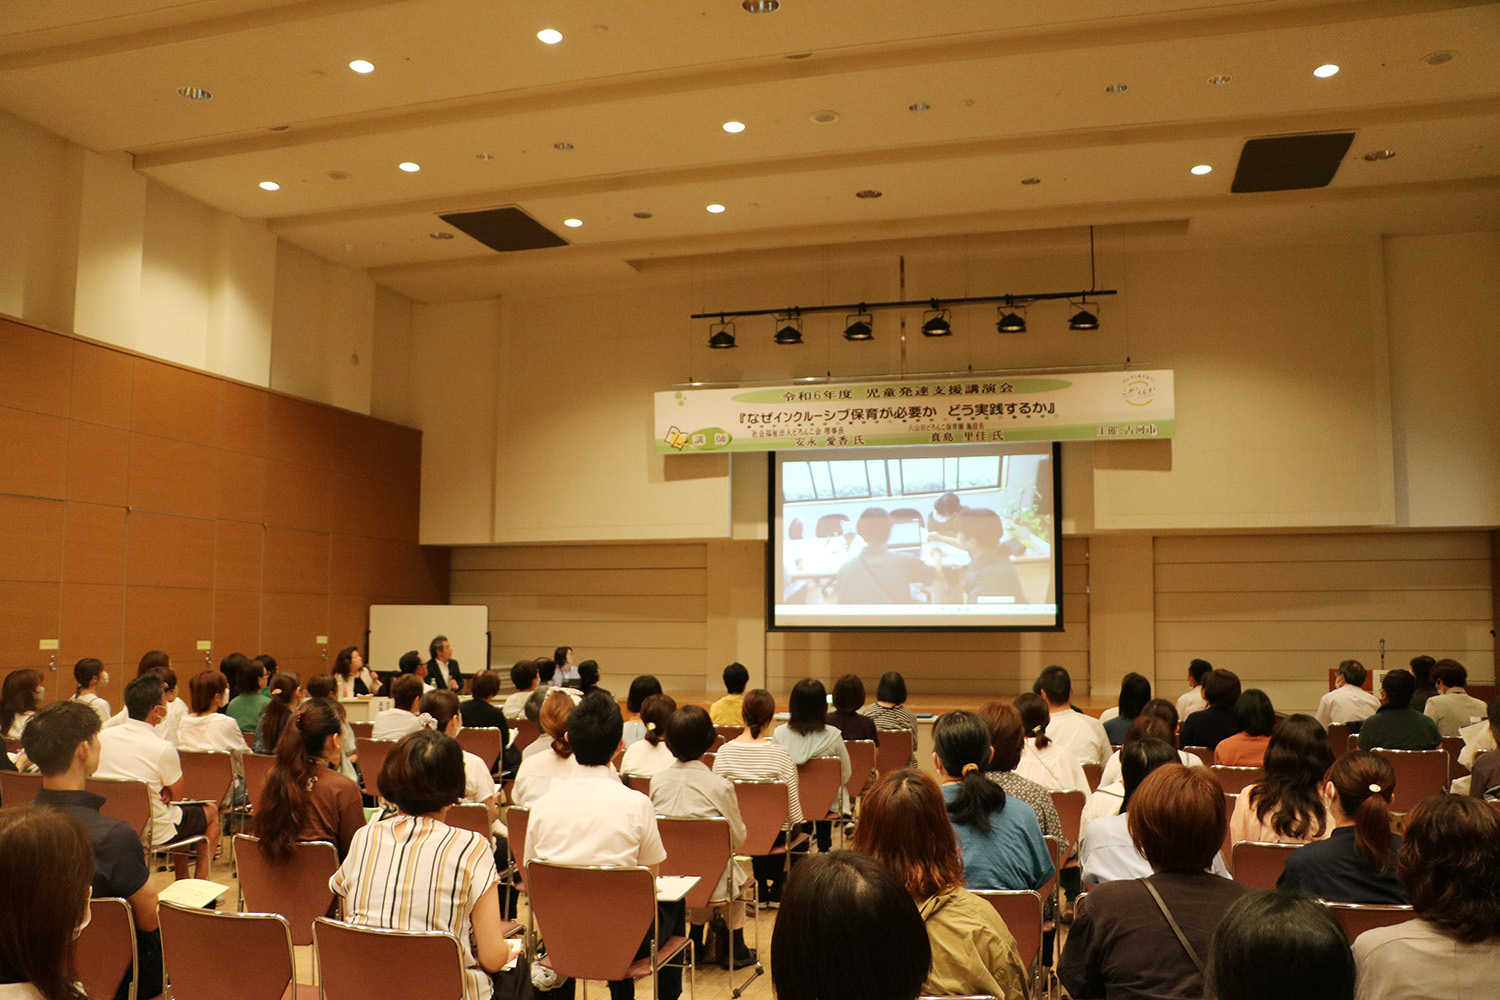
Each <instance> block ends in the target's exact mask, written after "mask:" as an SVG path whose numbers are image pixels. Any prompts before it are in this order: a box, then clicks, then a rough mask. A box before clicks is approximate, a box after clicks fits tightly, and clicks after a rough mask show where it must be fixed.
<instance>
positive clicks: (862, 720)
mask: <svg viewBox="0 0 1500 1000" xmlns="http://www.w3.org/2000/svg"><path fill="white" fill-rule="evenodd" d="M832 704H833V709H832V711H830V712H828V714H826V715H825V716H823V721H824V722H826V723H827V724H828V725H830V726H832V727H833V728H835V729H837V730H838V731H839V733H840V734H841V735H842V736H843V737H844V740H845V742H847V741H849V740H869V741H870V742H872V743H874V744H875V745H876V746H879V745H880V732H879V730H878V729H877V728H876V727H875V720H874V719H871V718H869V717H868V716H865V715H861V714H860V711H859V710H860V709H861V708H864V707H865V682H864V681H862V680H860V679H859V675H858V674H844V675H843V676H841V677H840V678H839V679H838V680H836V681H834V682H833V702H832Z"/></svg>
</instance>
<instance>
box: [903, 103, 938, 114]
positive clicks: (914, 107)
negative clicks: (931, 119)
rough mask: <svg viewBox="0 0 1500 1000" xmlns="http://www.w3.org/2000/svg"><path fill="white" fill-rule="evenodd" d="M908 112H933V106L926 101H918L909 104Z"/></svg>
mask: <svg viewBox="0 0 1500 1000" xmlns="http://www.w3.org/2000/svg"><path fill="white" fill-rule="evenodd" d="M906 110H907V111H917V112H922V111H931V110H932V105H931V104H928V103H927V102H926V101H917V102H915V103H913V104H908V105H907V106H906Z"/></svg>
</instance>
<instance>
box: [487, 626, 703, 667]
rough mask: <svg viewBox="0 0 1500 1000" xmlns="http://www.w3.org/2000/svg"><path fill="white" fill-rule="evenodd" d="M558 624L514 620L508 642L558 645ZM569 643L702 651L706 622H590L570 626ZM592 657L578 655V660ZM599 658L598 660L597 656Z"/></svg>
mask: <svg viewBox="0 0 1500 1000" xmlns="http://www.w3.org/2000/svg"><path fill="white" fill-rule="evenodd" d="M557 633H558V624H557V623H556V622H550V621H540V622H535V621H525V620H515V619H512V620H510V621H507V622H506V623H505V638H506V641H507V642H508V643H509V644H511V645H513V646H528V647H536V648H538V649H540V648H541V647H543V646H556V645H557V644H558V640H557ZM567 633H568V638H567V640H566V641H567V642H568V643H569V644H570V645H573V646H575V647H577V649H578V650H582V649H583V648H584V647H588V648H589V649H599V648H602V647H604V646H611V647H613V648H615V649H701V648H703V623H702V622H701V621H699V622H651V621H647V622H621V621H615V622H587V621H575V622H571V623H569V624H568V627H567ZM588 655H589V654H583V653H581V652H575V654H574V659H575V660H583V659H587V658H588ZM595 658H596V659H597V657H595Z"/></svg>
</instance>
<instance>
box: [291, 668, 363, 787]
mask: <svg viewBox="0 0 1500 1000" xmlns="http://www.w3.org/2000/svg"><path fill="white" fill-rule="evenodd" d="M338 686H339V682H338V678H337V677H335V676H333V675H332V674H314V675H313V676H311V677H309V678H308V679H307V684H306V685H304V687H303V691H304V693H305V694H306V696H307V697H306V698H304V699H303V703H304V704H306V702H307V700H308V699H309V698H327V699H328V703H329V704H330V705H332V706H333V710H334V712H336V713H338V717H339V730H340V734H341V735H340V753H339V760H338V763H336V764H335V765H334V766H333V769H334V770H335V771H337V772H338V773H339V774H342V775H343V776H344V777H346V778H348V779H349V780H350V781H352V782H354V783H355V784H358V783H359V772H358V771H356V770H355V769H354V762H355V760H356V759H357V758H358V757H359V744H358V743H357V742H355V737H354V730H352V729H350V728H349V715H348V713H347V712H345V711H344V706H343V705H341V704H339V701H338V697H337V692H338ZM273 752H274V748H273Z"/></svg>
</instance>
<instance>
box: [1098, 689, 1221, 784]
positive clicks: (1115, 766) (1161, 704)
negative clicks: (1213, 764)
mask: <svg viewBox="0 0 1500 1000" xmlns="http://www.w3.org/2000/svg"><path fill="white" fill-rule="evenodd" d="M1141 715H1144V716H1149V717H1151V718H1154V719H1160V720H1161V721H1162V722H1163V723H1164V724H1165V726H1166V729H1167V732H1166V735H1161V734H1159V733H1152V734H1151V735H1153V736H1155V737H1156V738H1157V739H1163V740H1166V741H1167V742H1168V743H1170V744H1172V745H1173V746H1174V747H1177V759H1178V760H1179V761H1181V762H1182V764H1183V766H1184V767H1207V766H1208V765H1207V764H1205V763H1204V762H1203V758H1202V757H1199V756H1198V755H1197V754H1195V753H1188V752H1187V751H1186V750H1184V749H1182V743H1181V742H1180V741H1179V740H1178V739H1177V723H1178V715H1177V708H1176V706H1174V705H1173V704H1172V703H1171V702H1170V701H1167V699H1165V698H1152V699H1151V700H1150V701H1148V702H1146V705H1145V707H1144V708H1142V709H1141ZM1136 721H1137V722H1139V721H1140V719H1139V718H1137V719H1136ZM1126 735H1127V736H1128V735H1129V734H1128V733H1127V734H1126ZM1119 780H1120V752H1119V751H1118V750H1116V751H1115V752H1114V753H1112V754H1110V755H1109V760H1107V761H1105V762H1104V773H1103V774H1102V775H1101V776H1100V777H1099V787H1100V788H1103V787H1104V786H1105V785H1108V784H1110V783H1112V782H1117V781H1119ZM1090 798H1092V796H1090Z"/></svg>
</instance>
